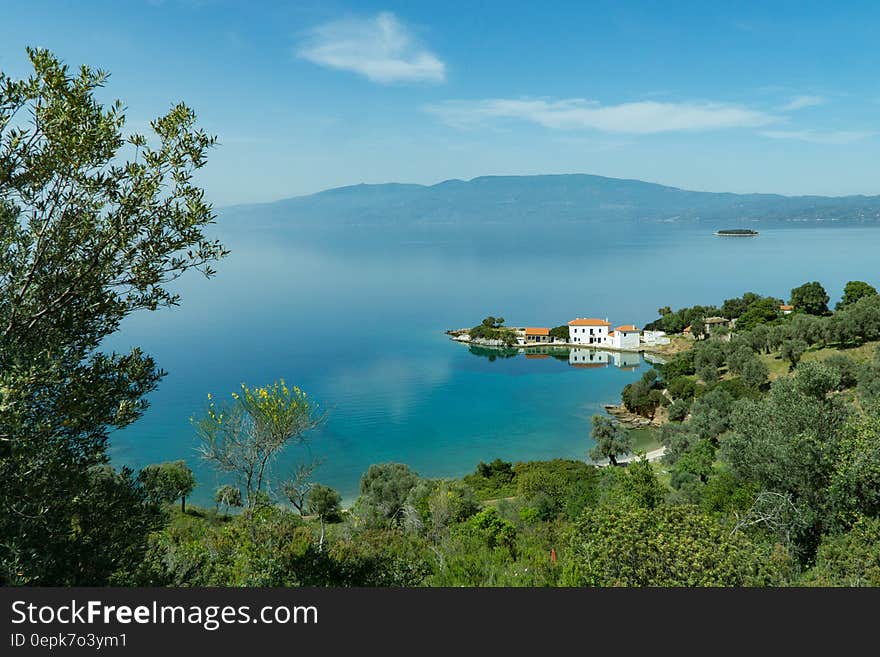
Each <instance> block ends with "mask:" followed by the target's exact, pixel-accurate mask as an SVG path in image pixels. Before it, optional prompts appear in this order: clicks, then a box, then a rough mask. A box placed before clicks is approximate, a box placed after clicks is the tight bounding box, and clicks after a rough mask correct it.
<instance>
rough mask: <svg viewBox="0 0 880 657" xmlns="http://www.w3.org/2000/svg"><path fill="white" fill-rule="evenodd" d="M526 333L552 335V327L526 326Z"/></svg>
mask: <svg viewBox="0 0 880 657" xmlns="http://www.w3.org/2000/svg"><path fill="white" fill-rule="evenodd" d="M526 335H550V329H548V328H530V327H526Z"/></svg>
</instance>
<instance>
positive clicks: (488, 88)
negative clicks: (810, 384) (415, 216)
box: [0, 0, 880, 206]
mask: <svg viewBox="0 0 880 657" xmlns="http://www.w3.org/2000/svg"><path fill="white" fill-rule="evenodd" d="M549 4H550V3H537V2H535V3H517V2H514V1H512V0H507V1H505V2H481V3H464V2H452V1H446V2H442V3H441V2H432V3H416V2H390V1H389V2H381V3H372V2H357V3H353V2H352V3H345V2H336V1H333V0H330V1H322V2H254V1H251V2H243V1H237V2H232V1H224V0H216V1H214V0H143V1H140V0H126V1H125V2H117V1H104V2H98V1H85V0H81V1H78V2H60V1H56V2H43V1H40V0H26V1H19V0H6V1H5V2H4V3H3V17H2V20H0V69H2V70H3V71H4V72H5V73H7V74H9V75H13V76H22V75H25V74H26V73H27V72H28V63H27V60H26V57H25V53H24V48H25V46H27V45H34V46H42V47H47V48H49V49H51V50H53V51H55V52H56V53H57V54H58V55H59V56H61V57H62V58H63V59H64V60H65V61H67V62H68V63H69V64H72V65H79V64H82V63H86V64H89V65H91V66H95V67H101V68H104V69H107V70H109V71H110V72H111V73H112V77H111V80H110V83H109V85H108V88H107V90H106V97H107V99H108V100H109V99H111V98H120V99H122V100H123V101H124V103H125V104H126V106H127V107H128V117H129V125H130V127H131V128H132V129H135V130H143V129H144V128H145V127H146V126H147V124H148V121H149V120H150V119H151V118H154V117H155V116H157V115H158V114H160V113H161V112H163V111H164V110H165V109H167V108H168V107H169V106H170V105H171V104H172V103H174V102H176V101H178V100H184V101H186V102H187V103H188V104H190V105H191V106H192V107H193V108H195V110H196V111H197V113H198V114H199V117H200V120H201V122H202V124H203V126H204V127H205V128H206V129H207V130H208V131H210V132H212V133H214V134H216V135H218V137H219V139H220V142H221V144H222V145H221V147H219V148H218V149H217V150H216V151H214V152H213V153H212V154H211V156H210V161H209V164H208V166H207V167H206V169H205V170H204V172H203V173H202V175H201V178H200V181H201V182H202V184H203V185H204V186H205V187H206V189H207V191H208V194H209V197H210V198H211V199H212V200H213V201H214V202H215V204H217V205H221V206H222V205H226V204H233V203H242V202H253V201H269V200H274V199H278V198H284V197H288V196H294V195H298V194H305V193H310V192H314V191H318V190H321V189H325V188H328V187H333V186H338V185H346V184H354V183H359V182H386V181H401V182H418V183H434V182H439V181H441V180H445V179H448V178H465V179H466V178H472V177H475V176H480V175H494V174H532V173H567V172H584V173H596V174H601V175H607V176H615V177H626V178H639V179H643V180H650V181H656V182H660V183H664V184H670V185H675V186H679V187H685V188H689V189H701V190H713V191H734V192H749V191H760V192H779V193H784V194H806V193H815V194H832V195H837V194H857V193H863V194H880V160H878V157H877V155H878V147H880V116H878V114H880V76H878V72H880V45H878V42H877V37H876V34H877V28H878V25H880V3H876V2H864V3H845V2H840V3H827V2H821V3H819V2H816V3H813V2H803V1H802V2H772V3H771V2H759V3H747V2H738V3H707V2H572V3H563V2H556V3H552V7H550V6H548V5H549ZM722 5H723V6H722Z"/></svg>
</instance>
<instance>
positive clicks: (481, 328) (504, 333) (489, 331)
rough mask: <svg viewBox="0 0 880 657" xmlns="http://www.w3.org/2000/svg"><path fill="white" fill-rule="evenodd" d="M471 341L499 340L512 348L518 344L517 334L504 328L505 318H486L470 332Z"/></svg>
mask: <svg viewBox="0 0 880 657" xmlns="http://www.w3.org/2000/svg"><path fill="white" fill-rule="evenodd" d="M468 333H469V335H470V336H471V340H497V341H499V342H501V343H502V344H504V345H506V346H508V347H510V346H512V345H515V344H516V332H515V331H514V330H513V329H510V328H507V327H506V326H504V318H503V317H492V316H491V315H489V317H486V318H485V319H484V320H483V321H482V322H481V323H480V324H478V325H477V326H475V327H473V328H472V329H471V330H470V331H469V332H468Z"/></svg>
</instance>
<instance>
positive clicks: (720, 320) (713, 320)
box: [703, 317, 731, 332]
mask: <svg viewBox="0 0 880 657" xmlns="http://www.w3.org/2000/svg"><path fill="white" fill-rule="evenodd" d="M703 324H705V326H706V330H707V331H709V332H711V331H714V330H715V329H718V328H722V327H723V328H730V327H731V323H730V320H729V319H727V318H725V317H707V318H706V319H704V320H703Z"/></svg>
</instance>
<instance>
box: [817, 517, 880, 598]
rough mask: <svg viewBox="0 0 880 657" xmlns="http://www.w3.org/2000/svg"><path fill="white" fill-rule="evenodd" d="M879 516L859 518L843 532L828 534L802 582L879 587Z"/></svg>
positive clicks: (820, 584) (819, 584)
mask: <svg viewBox="0 0 880 657" xmlns="http://www.w3.org/2000/svg"><path fill="white" fill-rule="evenodd" d="M878 536H880V519H878V518H866V517H860V518H859V519H858V520H857V521H856V522H855V524H854V525H853V527H852V529H850V530H849V531H848V532H846V533H843V534H835V535H830V536H825V537H823V539H822V543H821V544H820V545H819V550H818V551H817V553H816V564H815V566H814V567H813V568H811V569H810V570H809V571H807V572H806V573H805V575H804V578H803V583H805V584H809V585H814V586H880V541H878V540H877V537H878Z"/></svg>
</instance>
